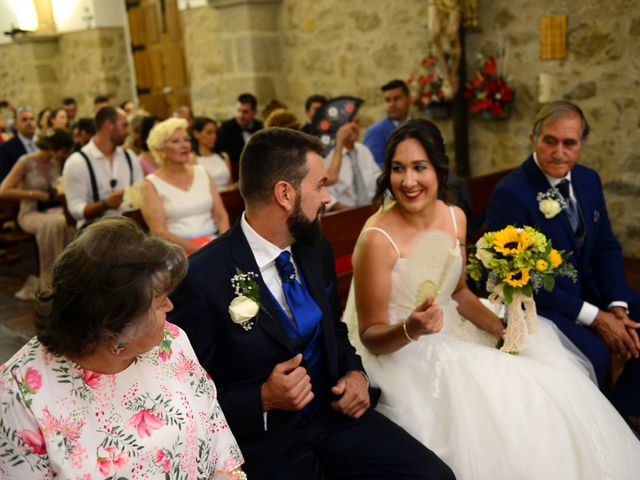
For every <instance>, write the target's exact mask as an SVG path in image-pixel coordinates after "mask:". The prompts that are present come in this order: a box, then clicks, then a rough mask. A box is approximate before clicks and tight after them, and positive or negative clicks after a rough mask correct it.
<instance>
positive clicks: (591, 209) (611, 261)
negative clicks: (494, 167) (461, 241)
mask: <svg viewBox="0 0 640 480" xmlns="http://www.w3.org/2000/svg"><path fill="white" fill-rule="evenodd" d="M571 183H572V185H573V189H574V194H575V196H576V198H577V201H578V204H579V206H580V209H581V211H582V216H583V219H584V222H585V228H586V234H585V239H584V245H583V247H582V249H579V247H578V245H577V243H576V236H575V234H574V233H573V231H572V229H571V226H570V224H569V219H568V216H567V214H566V213H565V212H564V211H562V212H560V213H559V214H558V215H556V216H555V217H553V218H550V219H547V218H545V217H544V215H543V214H542V212H541V211H540V208H539V205H538V200H537V199H536V197H537V194H538V193H539V192H547V191H548V190H549V189H550V188H551V185H550V184H549V182H548V180H547V178H546V177H545V176H544V174H543V173H542V171H541V170H540V168H539V167H538V166H537V165H536V163H535V160H534V159H533V156H530V157H529V158H528V159H527V160H526V161H525V162H524V163H523V164H522V165H521V166H520V167H518V168H517V169H516V170H514V171H513V172H511V173H510V174H509V175H507V176H506V177H504V178H503V179H502V180H501V181H500V182H499V183H498V185H497V186H496V188H495V189H494V191H493V194H492V196H491V200H490V202H489V207H488V209H487V217H486V222H487V225H488V227H489V229H490V230H498V229H501V228H503V227H505V226H506V225H515V226H524V225H530V226H532V227H534V228H537V229H539V230H540V231H541V232H542V233H544V234H545V235H546V236H547V237H548V238H550V239H551V242H552V243H553V247H554V248H556V249H558V250H565V251H571V252H573V255H572V256H571V258H570V261H571V263H573V265H574V266H575V267H576V270H577V271H578V281H577V282H576V283H574V282H572V281H571V280H569V279H567V278H564V277H561V278H557V279H556V287H555V288H554V290H553V291H552V292H546V291H544V290H543V289H541V291H540V293H538V295H537V296H536V305H537V307H538V310H539V311H540V313H541V314H542V315H544V316H545V317H547V318H550V319H551V320H553V321H556V322H557V323H560V322H562V321H566V320H567V319H569V320H571V321H574V320H575V319H576V318H577V316H578V313H579V312H580V309H581V308H582V303H583V301H587V302H589V303H592V304H594V305H596V306H597V307H598V308H600V309H606V308H607V306H608V305H609V303H610V302H612V301H614V300H623V301H627V302H628V303H630V304H632V303H636V302H638V300H639V297H640V295H638V293H637V292H635V291H633V290H631V289H630V288H629V287H628V285H627V283H626V280H625V275H624V270H623V265H622V251H621V248H620V243H619V242H618V241H617V240H616V238H615V237H614V235H613V232H612V230H611V223H610V221H609V215H608V213H607V207H606V204H605V199H604V194H603V190H602V183H601V181H600V177H599V176H598V174H597V173H596V172H595V171H594V170H592V169H590V168H588V167H585V166H583V165H576V166H575V167H573V169H572V170H571Z"/></svg>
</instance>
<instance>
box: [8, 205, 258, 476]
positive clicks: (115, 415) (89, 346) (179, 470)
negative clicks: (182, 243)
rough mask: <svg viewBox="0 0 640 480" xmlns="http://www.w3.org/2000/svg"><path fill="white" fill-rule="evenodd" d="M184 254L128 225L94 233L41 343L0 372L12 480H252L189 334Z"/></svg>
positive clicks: (73, 254)
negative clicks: (179, 318) (172, 479)
mask: <svg viewBox="0 0 640 480" xmlns="http://www.w3.org/2000/svg"><path fill="white" fill-rule="evenodd" d="M186 269H187V262H186V259H185V256H184V253H183V252H182V250H181V249H180V248H179V247H177V246H175V245H172V244H170V243H168V242H166V241H164V240H162V239H160V238H158V237H154V236H151V235H146V234H145V233H144V232H142V231H141V230H140V228H139V227H138V226H136V225H135V224H134V223H133V221H131V220H129V219H126V218H122V217H120V218H115V217H114V218H109V219H102V220H100V221H98V222H96V223H95V224H93V225H91V226H89V227H87V229H85V230H84V231H83V232H82V233H81V234H80V236H79V237H78V238H77V239H76V240H75V241H73V242H72V243H71V244H70V245H69V246H68V247H67V248H66V249H65V250H64V252H63V253H62V254H61V256H60V257H59V258H58V260H57V261H56V265H55V268H54V275H53V283H52V285H51V287H50V288H46V289H44V290H43V291H41V292H40V293H39V295H38V299H37V303H36V314H35V327H36V336H35V337H34V338H32V339H31V340H30V341H29V342H28V343H27V344H26V345H25V346H24V347H23V348H22V349H21V350H19V351H18V352H17V353H16V354H15V355H14V356H13V357H12V358H11V359H10V360H9V361H8V362H7V363H5V364H4V365H2V366H1V367H0V385H2V388H0V413H1V415H0V425H1V426H2V428H0V471H2V472H3V477H5V478H53V477H59V478H95V477H96V476H99V477H100V478H106V477H111V478H132V477H131V472H144V476H145V478H149V479H158V480H160V479H165V478H167V476H169V472H171V475H175V476H176V478H178V477H179V478H196V477H197V478H211V479H222V478H235V479H240V478H246V476H244V474H243V473H242V472H241V470H240V466H241V465H242V463H243V459H242V454H241V453H240V450H239V449H238V445H237V443H236V441H235V439H234V437H233V434H232V433H231V431H230V430H229V427H228V426H227V423H226V421H225V417H224V414H223V412H222V410H221V409H220V405H219V404H218V401H217V399H216V387H215V385H214V384H213V382H212V380H211V378H210V377H209V376H208V375H207V374H206V372H205V371H204V370H203V369H202V367H200V365H199V364H198V360H197V358H196V356H195V354H194V353H193V349H192V348H191V345H190V344H189V341H188V339H187V337H186V335H185V334H184V332H183V331H182V330H180V329H179V328H178V327H176V326H174V325H172V324H170V323H167V322H166V314H167V312H169V311H170V310H171V309H172V308H173V305H172V303H171V301H170V300H169V298H168V296H167V295H168V293H169V292H170V291H171V290H172V289H173V288H174V287H175V286H176V285H177V284H178V282H180V280H181V279H182V278H183V277H184V275H185V272H186Z"/></svg>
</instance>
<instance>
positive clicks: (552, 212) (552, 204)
mask: <svg viewBox="0 0 640 480" xmlns="http://www.w3.org/2000/svg"><path fill="white" fill-rule="evenodd" d="M539 207H540V211H541V212H542V213H543V215H544V218H553V217H555V216H556V215H558V214H559V213H560V212H561V211H562V206H561V205H560V202H558V201H557V200H556V199H555V198H545V199H542V200H540V203H539Z"/></svg>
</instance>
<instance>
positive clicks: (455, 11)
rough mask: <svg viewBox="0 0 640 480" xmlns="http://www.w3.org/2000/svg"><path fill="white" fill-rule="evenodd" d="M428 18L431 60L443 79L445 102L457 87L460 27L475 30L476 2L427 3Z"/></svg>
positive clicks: (440, 0) (438, 0)
mask: <svg viewBox="0 0 640 480" xmlns="http://www.w3.org/2000/svg"><path fill="white" fill-rule="evenodd" d="M428 15H429V24H428V28H429V34H430V37H431V47H432V53H433V57H434V58H435V59H436V62H437V65H438V67H439V69H440V71H442V72H443V76H444V81H443V85H442V90H443V92H444V97H445V99H446V100H452V99H453V97H454V96H455V94H456V92H457V91H458V86H459V84H460V79H459V78H458V68H459V67H460V56H461V51H462V48H461V45H460V33H459V30H460V24H462V25H464V27H465V28H477V27H478V25H479V22H478V0H430V2H429V8H428ZM445 44H448V49H447V51H446V54H445Z"/></svg>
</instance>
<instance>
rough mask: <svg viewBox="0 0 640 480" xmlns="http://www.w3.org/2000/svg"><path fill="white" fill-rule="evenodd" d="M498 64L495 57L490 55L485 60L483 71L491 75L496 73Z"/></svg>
mask: <svg viewBox="0 0 640 480" xmlns="http://www.w3.org/2000/svg"><path fill="white" fill-rule="evenodd" d="M496 66H497V64H496V59H495V57H489V58H487V59H486V60H485V62H484V65H483V66H482V73H484V74H485V75H486V76H488V77H490V76H491V75H493V74H494V73H495V71H496Z"/></svg>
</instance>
